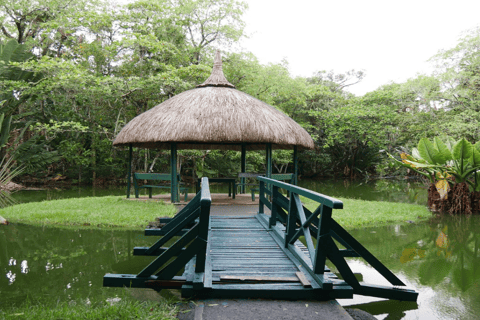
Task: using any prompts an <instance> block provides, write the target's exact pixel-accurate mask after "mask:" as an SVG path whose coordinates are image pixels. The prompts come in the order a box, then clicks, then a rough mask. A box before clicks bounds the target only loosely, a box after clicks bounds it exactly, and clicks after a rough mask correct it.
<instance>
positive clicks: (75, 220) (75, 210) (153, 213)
mask: <svg viewBox="0 0 480 320" xmlns="http://www.w3.org/2000/svg"><path fill="white" fill-rule="evenodd" d="M175 213H176V209H175V207H174V206H173V205H171V204H165V203H163V202H162V201H158V202H157V201H134V200H126V199H125V197H124V196H108V197H89V198H72V199H62V200H53V201H43V202H31V203H23V204H18V205H15V206H11V207H7V208H4V209H2V210H0V216H3V217H4V218H5V219H6V220H8V221H9V222H11V223H27V224H32V225H56V226H86V227H121V228H134V229H138V228H144V227H145V226H146V225H147V224H148V222H150V221H154V220H155V218H157V217H161V216H173V215H174V214H175Z"/></svg>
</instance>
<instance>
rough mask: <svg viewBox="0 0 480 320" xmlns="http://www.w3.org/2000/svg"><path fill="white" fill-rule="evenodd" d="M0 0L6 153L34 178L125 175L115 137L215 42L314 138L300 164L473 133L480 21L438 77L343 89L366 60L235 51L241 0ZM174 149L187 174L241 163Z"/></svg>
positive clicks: (330, 163) (367, 157)
mask: <svg viewBox="0 0 480 320" xmlns="http://www.w3.org/2000/svg"><path fill="white" fill-rule="evenodd" d="M0 2H1V6H0V19H1V22H2V27H1V29H0V41H1V42H2V43H3V45H2V48H7V49H8V50H7V49H2V52H0V63H1V64H2V68H1V69H0V95H1V97H0V99H1V101H2V104H1V108H0V109H1V110H0V113H1V114H4V117H5V119H11V125H10V128H9V130H10V134H9V137H10V140H9V141H8V143H7V144H6V145H5V146H4V148H3V150H2V153H3V154H6V155H7V156H8V157H12V158H13V159H15V160H16V161H17V164H19V165H22V166H23V167H24V169H25V171H24V173H23V175H22V176H23V178H24V179H25V178H26V177H28V178H29V179H30V181H32V180H38V181H46V180H58V179H68V180H70V181H73V182H75V183H92V182H94V183H103V182H106V181H116V182H119V180H122V179H124V178H125V174H126V167H127V165H126V159H127V151H126V150H123V149H120V148H113V147H112V141H113V139H114V137H115V136H116V135H117V133H118V132H119V130H121V128H122V127H123V126H124V125H125V124H126V123H127V122H128V121H130V120H131V119H132V118H133V117H135V116H136V115H138V114H140V113H142V112H144V111H146V110H148V109H150V108H152V107H153V106H155V105H157V104H159V103H161V102H163V101H165V100H166V99H168V98H170V97H172V96H173V95H175V94H178V93H180V92H183V91H185V90H189V89H192V88H194V86H195V85H196V84H199V83H201V82H203V81H204V80H205V79H206V78H207V77H208V75H209V74H210V71H211V66H212V60H213V52H214V51H215V50H216V49H222V51H223V55H224V57H223V59H224V72H225V75H226V77H227V79H228V80H229V81H230V82H231V83H233V84H234V85H235V86H236V87H237V88H238V89H239V90H242V91H244V92H246V93H248V94H250V95H252V96H254V97H256V98H258V99H260V100H263V101H265V102H267V103H269V104H271V105H274V106H275V107H277V108H279V109H281V110H283V111H284V112H285V113H286V114H288V115H289V116H290V117H292V118H293V119H294V120H296V121H297V122H298V123H300V124H301V125H302V126H303V127H304V128H305V129H306V130H307V131H308V132H309V133H310V134H311V135H312V137H313V138H314V140H315V143H316V148H315V150H313V151H306V152H302V153H301V154H300V171H301V174H303V175H308V176H314V175H317V176H337V177H350V178H354V177H359V176H365V175H372V174H378V175H390V174H394V173H395V172H396V170H398V167H395V166H393V165H392V163H391V162H388V161H387V160H388V157H387V156H386V152H385V151H387V152H391V153H393V152H394V151H395V150H397V149H402V148H411V147H412V146H413V145H414V143H416V142H417V141H418V139H419V138H421V137H433V136H436V135H438V134H439V133H446V134H448V135H450V136H451V137H453V138H455V139H460V138H463V137H464V138H465V139H467V140H468V141H470V142H473V141H479V140H480V126H479V121H480V116H479V114H480V113H479V112H478V111H479V108H480V104H479V103H480V99H479V95H478V89H479V83H480V82H479V72H480V54H479V48H480V30H479V29H474V30H471V31H470V33H468V34H467V35H466V36H465V37H464V38H462V39H460V41H459V44H458V45H457V46H456V47H455V48H452V49H450V50H445V51H442V52H440V53H439V54H438V55H436V56H435V57H433V58H432V61H433V62H435V63H436V65H437V69H436V72H435V74H433V75H430V76H427V75H421V76H418V77H416V78H414V79H410V80H408V81H407V82H405V83H390V84H386V85H384V86H382V87H380V88H378V89H377V90H375V91H373V92H369V93H367V94H365V95H364V96H362V97H356V96H354V95H352V94H351V93H349V92H348V87H349V86H351V85H354V84H355V83H357V82H359V81H361V80H362V79H363V78H364V77H365V73H364V72H362V71H355V70H350V71H348V72H345V73H335V72H333V71H328V72H327V71H320V72H316V73H313V74H312V76H311V77H309V78H302V77H297V78H293V77H292V76H291V75H290V74H289V71H288V62H287V61H282V62H281V63H278V64H267V65H262V64H260V63H259V62H258V60H257V59H256V57H255V56H254V55H253V54H251V53H247V52H242V51H241V50H240V49H238V48H237V43H238V41H239V40H240V39H241V38H242V37H244V27H245V24H244V22H243V20H242V15H243V13H244V12H245V10H247V6H246V4H245V3H243V2H241V1H237V0H201V1H194V0H170V1H167V0H152V1H143V0H138V1H134V2H131V3H129V4H126V5H117V4H112V3H110V2H107V1H103V0H82V1H75V2H68V3H66V2H62V1H59V0H45V1H31V0H29V1H11V0H6V1H0ZM312 71H314V70H312ZM2 137H5V135H2ZM7 148H8V151H7ZM135 151H136V152H135V153H134V166H135V168H134V169H135V170H141V171H156V172H165V171H168V166H169V162H168V154H167V153H166V152H164V153H162V152H159V151H157V150H135ZM291 157H292V156H291V153H290V152H285V151H282V152H276V153H275V154H274V170H276V171H283V172H285V171H288V170H291ZM179 158H180V165H181V167H182V174H184V175H185V176H187V177H190V176H192V177H193V176H202V175H231V174H235V173H236V172H238V171H239V169H240V161H239V159H240V156H239V154H238V153H236V152H232V151H227V152H221V151H195V150H192V151H183V152H182V153H181V155H180V157H179ZM264 159H265V155H264V153H262V152H258V153H255V152H251V153H249V155H248V159H247V162H248V166H249V167H248V168H247V170H248V171H261V170H264Z"/></svg>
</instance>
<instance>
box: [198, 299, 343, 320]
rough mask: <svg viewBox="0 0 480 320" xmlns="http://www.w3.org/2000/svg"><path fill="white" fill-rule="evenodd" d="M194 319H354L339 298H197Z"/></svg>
mask: <svg viewBox="0 0 480 320" xmlns="http://www.w3.org/2000/svg"><path fill="white" fill-rule="evenodd" d="M196 304H197V306H196V307H195V313H194V314H193V316H194V318H193V319H194V320H225V319H228V320H245V319H249V320H257V319H258V320H264V319H275V320H282V319H285V320H287V319H289V320H290V319H298V320H301V319H318V320H321V319H328V320H352V317H351V316H350V315H349V314H348V313H347V312H346V311H345V309H343V308H342V307H341V306H340V305H339V304H338V302H337V301H335V300H330V301H285V300H256V299H255V300H253V299H252V300H250V299H228V300H227V299H225V300H224V299H221V300H220V299H211V300H198V301H196Z"/></svg>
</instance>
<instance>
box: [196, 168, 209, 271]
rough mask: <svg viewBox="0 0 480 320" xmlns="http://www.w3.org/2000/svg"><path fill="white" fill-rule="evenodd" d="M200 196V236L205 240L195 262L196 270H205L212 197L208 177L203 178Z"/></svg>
mask: <svg viewBox="0 0 480 320" xmlns="http://www.w3.org/2000/svg"><path fill="white" fill-rule="evenodd" d="M201 193H202V195H201V198H200V221H199V225H198V227H199V231H198V238H199V239H200V240H203V243H202V246H201V249H199V250H198V253H197V260H196V264H195V272H205V258H206V254H207V241H208V226H209V224H210V205H211V203H212V198H211V195H210V189H209V187H208V178H207V177H203V178H202V189H201Z"/></svg>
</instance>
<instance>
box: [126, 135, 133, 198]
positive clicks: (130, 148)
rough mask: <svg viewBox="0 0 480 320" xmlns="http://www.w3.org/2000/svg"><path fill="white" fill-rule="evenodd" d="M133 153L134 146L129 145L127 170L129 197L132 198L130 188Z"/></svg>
mask: <svg viewBox="0 0 480 320" xmlns="http://www.w3.org/2000/svg"><path fill="white" fill-rule="evenodd" d="M132 153H133V147H132V144H131V143H130V144H129V145H128V172H127V198H130V188H131V186H132Z"/></svg>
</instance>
